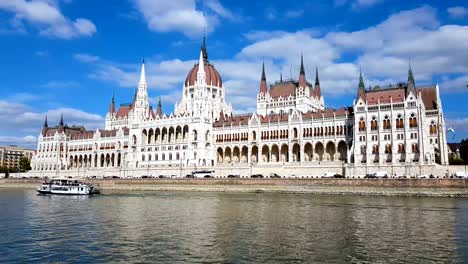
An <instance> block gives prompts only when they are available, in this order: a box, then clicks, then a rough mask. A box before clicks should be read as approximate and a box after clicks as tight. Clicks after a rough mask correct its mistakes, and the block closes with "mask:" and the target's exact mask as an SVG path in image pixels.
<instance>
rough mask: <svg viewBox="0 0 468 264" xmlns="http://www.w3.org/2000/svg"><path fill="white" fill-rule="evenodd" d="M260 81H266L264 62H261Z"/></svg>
mask: <svg viewBox="0 0 468 264" xmlns="http://www.w3.org/2000/svg"><path fill="white" fill-rule="evenodd" d="M262 81H266V75H265V62H263V65H262Z"/></svg>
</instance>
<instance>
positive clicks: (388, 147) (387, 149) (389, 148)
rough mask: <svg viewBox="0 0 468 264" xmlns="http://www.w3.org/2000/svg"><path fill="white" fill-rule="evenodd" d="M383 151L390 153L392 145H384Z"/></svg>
mask: <svg viewBox="0 0 468 264" xmlns="http://www.w3.org/2000/svg"><path fill="white" fill-rule="evenodd" d="M385 153H386V154H391V153H392V145H390V144H387V145H385Z"/></svg>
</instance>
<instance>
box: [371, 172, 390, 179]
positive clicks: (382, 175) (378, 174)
mask: <svg viewBox="0 0 468 264" xmlns="http://www.w3.org/2000/svg"><path fill="white" fill-rule="evenodd" d="M374 176H375V178H388V173H387V172H386V171H378V172H376V173H374Z"/></svg>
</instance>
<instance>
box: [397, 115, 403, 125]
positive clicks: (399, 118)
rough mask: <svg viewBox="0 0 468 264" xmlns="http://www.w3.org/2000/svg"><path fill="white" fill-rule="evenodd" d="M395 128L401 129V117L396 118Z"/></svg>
mask: <svg viewBox="0 0 468 264" xmlns="http://www.w3.org/2000/svg"><path fill="white" fill-rule="evenodd" d="M396 128H403V117H401V115H398V116H397V119H396Z"/></svg>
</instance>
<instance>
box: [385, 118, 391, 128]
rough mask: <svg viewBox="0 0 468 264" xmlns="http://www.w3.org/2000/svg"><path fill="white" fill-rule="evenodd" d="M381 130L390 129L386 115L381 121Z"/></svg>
mask: <svg viewBox="0 0 468 264" xmlns="http://www.w3.org/2000/svg"><path fill="white" fill-rule="evenodd" d="M383 128H384V129H390V128H391V124H390V119H389V118H388V116H387V115H386V116H385V117H384V120H383Z"/></svg>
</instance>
